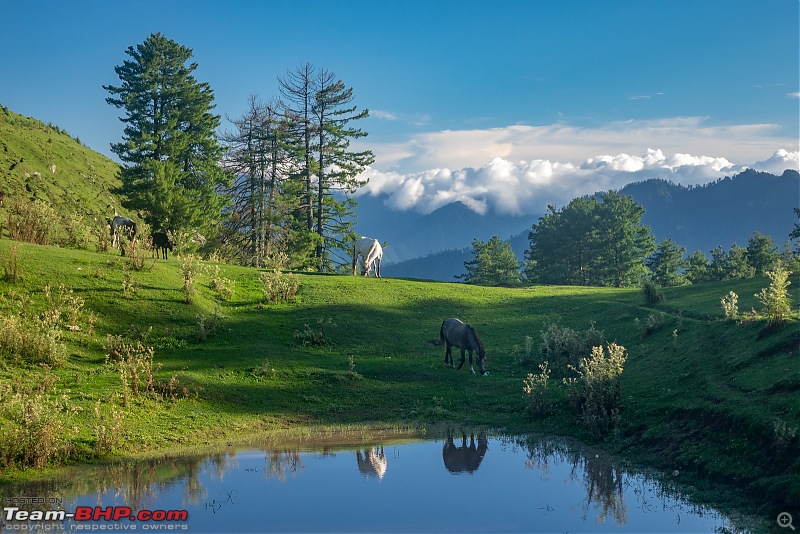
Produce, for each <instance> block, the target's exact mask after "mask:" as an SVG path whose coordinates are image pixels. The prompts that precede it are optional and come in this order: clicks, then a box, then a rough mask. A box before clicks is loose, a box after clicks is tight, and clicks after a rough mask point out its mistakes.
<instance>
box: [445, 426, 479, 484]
mask: <svg viewBox="0 0 800 534" xmlns="http://www.w3.org/2000/svg"><path fill="white" fill-rule="evenodd" d="M488 449H489V440H487V439H486V434H483V433H481V434H479V435H478V444H477V445H475V434H470V436H469V445H467V435H466V434H465V433H464V431H463V430H462V431H461V445H460V446H456V444H455V443H454V442H453V431H452V430H450V431H448V432H447V441H446V442H445V444H444V447H443V448H442V459H443V460H444V466H445V468H447V470H448V471H450V472H451V473H455V474H460V473H474V472H475V471H477V470H478V467H480V465H481V462H482V461H483V457H484V455H486V451H487V450H488Z"/></svg>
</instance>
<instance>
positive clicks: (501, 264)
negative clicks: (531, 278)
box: [459, 236, 522, 285]
mask: <svg viewBox="0 0 800 534" xmlns="http://www.w3.org/2000/svg"><path fill="white" fill-rule="evenodd" d="M472 252H473V254H474V258H473V259H472V260H470V261H467V262H464V267H465V268H466V269H467V272H466V274H463V275H461V276H459V278H463V279H464V281H465V282H466V283H468V284H481V285H515V284H519V283H521V282H522V276H521V274H520V269H519V262H518V261H517V257H516V255H514V251H513V250H512V249H511V244H510V243H509V242H507V241H503V240H501V239H500V238H499V237H498V236H494V237H492V238H491V239H490V240H489V241H487V242H485V243H484V242H482V241H479V240H477V239H475V240H473V241H472Z"/></svg>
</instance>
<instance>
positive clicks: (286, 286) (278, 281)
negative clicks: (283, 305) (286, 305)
mask: <svg viewBox="0 0 800 534" xmlns="http://www.w3.org/2000/svg"><path fill="white" fill-rule="evenodd" d="M259 276H260V278H261V292H262V293H263V295H264V300H266V301H267V302H268V303H270V304H275V303H276V302H289V301H291V300H292V299H293V298H294V297H295V295H296V294H297V289H298V288H299V287H300V277H299V276H298V275H296V274H285V273H282V272H281V271H279V270H278V269H274V270H272V271H266V272H263V273H261V274H260V275H259Z"/></svg>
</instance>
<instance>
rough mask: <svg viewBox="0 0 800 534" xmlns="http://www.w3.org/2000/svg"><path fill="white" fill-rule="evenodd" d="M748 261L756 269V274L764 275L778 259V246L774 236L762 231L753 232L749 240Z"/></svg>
mask: <svg viewBox="0 0 800 534" xmlns="http://www.w3.org/2000/svg"><path fill="white" fill-rule="evenodd" d="M746 254H747V261H748V263H749V264H750V265H751V266H752V267H753V269H755V273H756V275H763V274H764V273H766V272H767V271H768V270H769V269H771V268H772V266H773V265H774V264H775V261H776V260H777V259H778V247H777V245H774V244H773V242H772V238H771V237H770V236H768V235H763V234H761V233H760V232H753V235H752V236H750V240H749V241H748V242H747V252H746Z"/></svg>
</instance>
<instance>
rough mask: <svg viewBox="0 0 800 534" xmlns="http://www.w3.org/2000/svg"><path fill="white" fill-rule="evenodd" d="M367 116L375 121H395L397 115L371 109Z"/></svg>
mask: <svg viewBox="0 0 800 534" xmlns="http://www.w3.org/2000/svg"><path fill="white" fill-rule="evenodd" d="M369 116H370V117H374V118H376V119H381V120H385V121H396V120H397V114H395V113H392V112H391V111H382V110H380V109H371V110H369Z"/></svg>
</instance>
